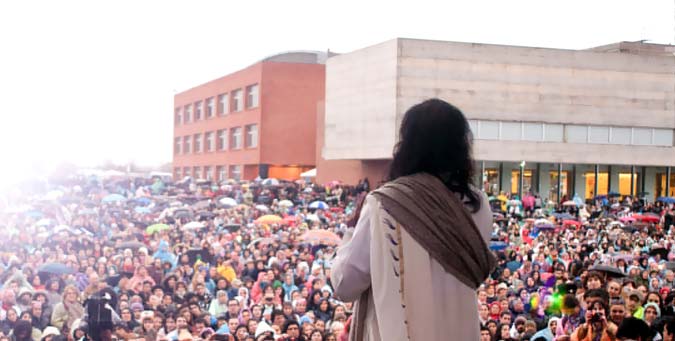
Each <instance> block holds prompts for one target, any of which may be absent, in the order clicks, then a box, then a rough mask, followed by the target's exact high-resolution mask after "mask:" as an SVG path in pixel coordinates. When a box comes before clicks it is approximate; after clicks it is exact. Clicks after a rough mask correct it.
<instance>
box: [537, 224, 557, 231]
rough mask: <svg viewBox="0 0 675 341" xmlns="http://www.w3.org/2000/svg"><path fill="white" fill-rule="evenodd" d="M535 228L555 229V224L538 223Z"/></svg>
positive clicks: (540, 229)
mask: <svg viewBox="0 0 675 341" xmlns="http://www.w3.org/2000/svg"><path fill="white" fill-rule="evenodd" d="M534 228H535V229H537V230H539V231H542V230H555V226H553V224H546V225H537V226H535V227H534Z"/></svg>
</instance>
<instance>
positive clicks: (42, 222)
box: [35, 218, 52, 226]
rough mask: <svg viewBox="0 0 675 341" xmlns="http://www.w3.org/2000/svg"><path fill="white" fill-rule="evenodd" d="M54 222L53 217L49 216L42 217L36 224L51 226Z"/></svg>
mask: <svg viewBox="0 0 675 341" xmlns="http://www.w3.org/2000/svg"><path fill="white" fill-rule="evenodd" d="M51 224H52V221H51V219H49V218H42V219H40V220H38V221H37V223H35V226H49V225H51Z"/></svg>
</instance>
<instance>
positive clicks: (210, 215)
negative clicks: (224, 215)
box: [197, 211, 216, 220]
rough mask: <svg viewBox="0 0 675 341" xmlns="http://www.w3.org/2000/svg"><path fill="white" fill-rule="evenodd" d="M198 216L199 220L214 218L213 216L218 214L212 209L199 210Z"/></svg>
mask: <svg viewBox="0 0 675 341" xmlns="http://www.w3.org/2000/svg"><path fill="white" fill-rule="evenodd" d="M197 216H198V217H199V220H206V219H213V217H215V216H216V214H215V213H213V212H211V211H199V212H197Z"/></svg>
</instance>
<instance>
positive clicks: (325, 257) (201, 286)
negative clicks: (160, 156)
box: [0, 177, 370, 341]
mask: <svg viewBox="0 0 675 341" xmlns="http://www.w3.org/2000/svg"><path fill="white" fill-rule="evenodd" d="M369 186H370V185H369V183H368V180H366V179H364V180H363V181H361V182H360V183H359V184H358V186H345V185H342V184H340V183H339V182H337V181H334V182H332V183H330V184H326V185H314V184H312V183H309V182H307V183H306V182H305V181H296V182H285V181H277V180H275V179H266V180H260V179H258V181H251V182H247V181H233V180H230V181H225V182H222V183H216V182H212V181H193V180H192V179H190V178H186V179H184V180H183V181H179V182H176V183H171V182H170V181H162V180H161V179H160V178H153V179H142V178H136V179H129V178H124V177H123V178H113V179H99V178H96V177H77V178H69V179H67V180H62V181H60V182H58V183H53V184H50V185H49V186H46V187H45V186H42V187H44V188H38V189H36V188H33V190H34V192H35V193H30V194H29V193H19V194H16V193H14V195H11V196H10V197H9V198H8V200H5V202H4V203H3V204H2V205H0V212H1V213H0V217H1V218H0V222H2V223H1V224H0V230H1V231H2V238H1V239H0V250H2V253H1V254H0V284H1V285H2V287H1V288H0V302H1V305H0V340H21V341H23V340H31V339H32V340H66V339H67V340H80V339H82V338H86V339H91V340H108V339H120V340H121V339H124V340H143V339H144V340H147V341H154V340H169V341H177V340H238V341H242V340H246V341H248V340H312V341H318V340H321V341H338V340H346V338H347V335H346V334H345V332H344V331H345V329H346V325H348V323H349V317H350V315H351V309H352V306H351V303H350V302H341V301H339V300H337V299H336V298H335V297H333V294H332V288H331V285H330V281H329V278H330V269H331V259H332V257H333V254H334V252H335V247H336V246H337V245H338V244H339V242H340V237H341V236H342V234H343V233H344V232H345V230H346V229H347V224H348V223H349V221H348V219H349V218H350V217H351V216H352V215H351V214H350V213H351V211H352V210H353V209H354V205H355V198H357V197H359V196H361V197H363V196H364V195H365V194H362V193H365V192H367V191H368V190H369ZM38 187H40V186H38Z"/></svg>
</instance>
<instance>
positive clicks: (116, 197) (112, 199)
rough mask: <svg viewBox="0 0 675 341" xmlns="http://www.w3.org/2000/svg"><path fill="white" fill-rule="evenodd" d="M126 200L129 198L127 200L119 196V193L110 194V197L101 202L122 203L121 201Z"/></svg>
mask: <svg viewBox="0 0 675 341" xmlns="http://www.w3.org/2000/svg"><path fill="white" fill-rule="evenodd" d="M126 200H127V198H125V197H124V196H122V195H120V194H117V193H114V194H110V195H107V196H105V197H104V198H103V199H102V200H101V202H104V203H111V202H120V201H126Z"/></svg>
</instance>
